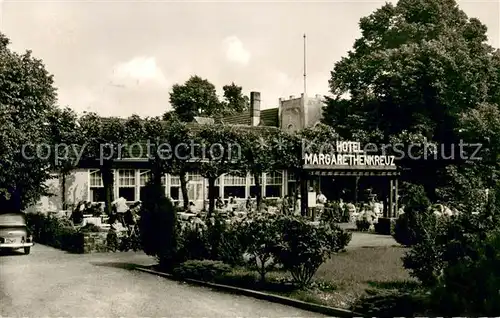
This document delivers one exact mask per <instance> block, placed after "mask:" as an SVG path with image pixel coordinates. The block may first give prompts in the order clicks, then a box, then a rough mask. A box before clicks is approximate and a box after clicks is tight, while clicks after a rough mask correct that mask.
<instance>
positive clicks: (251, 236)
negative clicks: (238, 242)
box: [241, 214, 281, 283]
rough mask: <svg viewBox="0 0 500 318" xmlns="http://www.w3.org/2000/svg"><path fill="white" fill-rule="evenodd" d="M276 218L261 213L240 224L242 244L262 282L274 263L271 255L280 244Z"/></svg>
mask: <svg viewBox="0 0 500 318" xmlns="http://www.w3.org/2000/svg"><path fill="white" fill-rule="evenodd" d="M277 220H278V219H277V217H276V216H271V215H263V214H261V215H257V216H256V217H255V218H253V219H252V220H250V221H246V222H243V223H242V224H241V233H242V238H244V240H243V245H244V246H245V247H246V252H247V253H248V254H250V255H251V261H253V262H254V264H255V266H256V268H257V272H258V273H259V275H260V280H261V282H262V283H264V282H265V279H266V273H267V272H268V271H269V270H270V269H271V268H273V267H274V265H275V261H274V259H273V257H272V256H273V254H274V253H275V252H276V248H277V246H278V245H280V239H281V233H280V227H279V224H278V222H277Z"/></svg>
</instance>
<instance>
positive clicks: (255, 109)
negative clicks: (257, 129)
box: [250, 92, 260, 126]
mask: <svg viewBox="0 0 500 318" xmlns="http://www.w3.org/2000/svg"><path fill="white" fill-rule="evenodd" d="M250 119H251V125H252V126H258V125H259V124H260V93H259V92H250Z"/></svg>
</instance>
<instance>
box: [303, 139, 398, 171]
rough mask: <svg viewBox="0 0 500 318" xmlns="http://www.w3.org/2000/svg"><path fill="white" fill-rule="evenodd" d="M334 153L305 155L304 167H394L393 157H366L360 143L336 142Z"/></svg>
mask: <svg viewBox="0 0 500 318" xmlns="http://www.w3.org/2000/svg"><path fill="white" fill-rule="evenodd" d="M335 146H336V147H335V149H336V153H326V154H325V153H306V154H305V155H304V164H305V165H333V166H337V165H338V166H395V165H396V164H395V163H394V159H395V156H386V155H367V154H366V153H365V152H364V151H363V149H362V148H361V143H360V142H355V141H337V142H336V143H335Z"/></svg>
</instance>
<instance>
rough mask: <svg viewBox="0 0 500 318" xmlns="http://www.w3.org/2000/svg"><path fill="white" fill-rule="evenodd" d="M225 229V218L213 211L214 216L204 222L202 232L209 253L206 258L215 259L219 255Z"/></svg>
mask: <svg viewBox="0 0 500 318" xmlns="http://www.w3.org/2000/svg"><path fill="white" fill-rule="evenodd" d="M227 229H228V225H227V223H226V220H225V218H224V217H223V216H222V215H221V214H220V213H215V214H214V217H213V218H212V219H210V220H208V222H206V229H205V232H204V234H205V242H206V243H207V245H206V247H207V249H208V254H209V255H208V259H212V260H217V259H218V258H219V257H220V249H221V244H222V240H223V236H224V233H225V232H226V231H227Z"/></svg>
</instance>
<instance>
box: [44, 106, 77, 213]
mask: <svg viewBox="0 0 500 318" xmlns="http://www.w3.org/2000/svg"><path fill="white" fill-rule="evenodd" d="M48 119H49V125H50V126H49V127H50V139H51V146H52V147H51V167H52V168H53V169H54V170H56V171H57V172H58V173H59V176H60V178H61V180H60V184H61V201H62V209H63V210H66V209H67V208H68V204H67V203H68V202H67V198H66V183H67V178H68V176H69V175H70V173H71V171H72V170H73V169H74V168H75V167H76V166H77V165H78V163H79V162H78V161H79V159H80V158H79V154H80V151H82V150H83V147H84V140H83V138H82V135H81V133H80V131H79V126H78V116H77V114H76V113H75V111H73V110H72V109H71V108H69V107H66V108H63V109H61V108H55V109H54V110H53V111H52V112H51V113H50V114H49V117H48Z"/></svg>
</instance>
